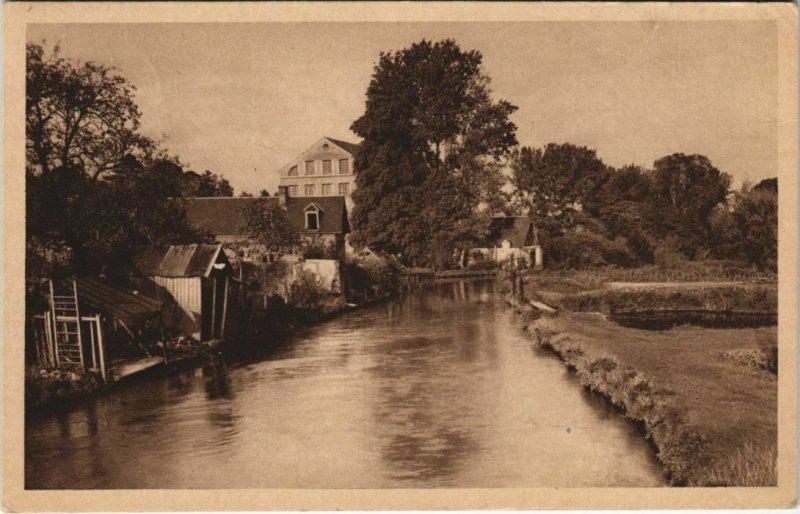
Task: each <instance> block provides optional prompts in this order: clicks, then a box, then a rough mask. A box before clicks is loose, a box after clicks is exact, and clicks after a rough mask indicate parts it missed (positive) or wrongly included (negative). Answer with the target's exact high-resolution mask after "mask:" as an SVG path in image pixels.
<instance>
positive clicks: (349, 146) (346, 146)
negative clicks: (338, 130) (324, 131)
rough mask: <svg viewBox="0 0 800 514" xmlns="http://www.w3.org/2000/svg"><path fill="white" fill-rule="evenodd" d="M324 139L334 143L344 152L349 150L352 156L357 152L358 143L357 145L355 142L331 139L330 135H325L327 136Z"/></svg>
mask: <svg viewBox="0 0 800 514" xmlns="http://www.w3.org/2000/svg"><path fill="white" fill-rule="evenodd" d="M325 139H327V140H328V141H330V142H331V143H333V144H335V145H336V146H338V147H339V148H341V149H342V150H344V151H346V152H350V153H351V154H353V155H354V156H355V154H356V153H357V152H358V148H359V145H357V144H355V143H348V142H347V141H341V140H339V139H333V138H332V137H327V136H325Z"/></svg>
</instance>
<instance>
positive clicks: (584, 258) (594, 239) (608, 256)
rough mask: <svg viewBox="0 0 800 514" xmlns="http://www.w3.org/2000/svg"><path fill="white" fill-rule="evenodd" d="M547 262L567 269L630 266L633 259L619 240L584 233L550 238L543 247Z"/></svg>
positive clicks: (631, 254)
mask: <svg viewBox="0 0 800 514" xmlns="http://www.w3.org/2000/svg"><path fill="white" fill-rule="evenodd" d="M547 251H548V254H549V262H550V263H551V264H553V265H555V266H556V267H561V268H568V269H581V268H600V267H604V266H608V265H615V266H622V267H627V266H631V265H632V264H633V263H634V262H635V260H636V258H635V256H634V255H633V253H632V252H631V251H630V250H629V249H628V248H627V246H626V245H625V244H624V242H623V241H622V240H616V241H611V240H609V239H607V238H605V237H603V236H600V235H597V234H591V233H586V232H581V233H570V234H565V235H563V236H559V237H555V238H552V239H551V240H550V241H549V245H548V248H547Z"/></svg>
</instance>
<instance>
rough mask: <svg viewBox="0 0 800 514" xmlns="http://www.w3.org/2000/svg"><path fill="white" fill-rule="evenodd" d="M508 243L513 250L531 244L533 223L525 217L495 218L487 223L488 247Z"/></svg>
mask: <svg viewBox="0 0 800 514" xmlns="http://www.w3.org/2000/svg"><path fill="white" fill-rule="evenodd" d="M503 241H510V242H511V245H512V246H513V247H515V248H522V247H524V246H530V245H532V244H533V223H532V222H531V220H530V219H528V217H527V216H496V217H493V218H492V219H491V221H490V222H489V235H488V237H487V245H488V246H500V245H502V243H503Z"/></svg>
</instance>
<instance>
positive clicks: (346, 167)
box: [339, 159, 350, 175]
mask: <svg viewBox="0 0 800 514" xmlns="http://www.w3.org/2000/svg"><path fill="white" fill-rule="evenodd" d="M348 173H350V159H339V175H347V174H348Z"/></svg>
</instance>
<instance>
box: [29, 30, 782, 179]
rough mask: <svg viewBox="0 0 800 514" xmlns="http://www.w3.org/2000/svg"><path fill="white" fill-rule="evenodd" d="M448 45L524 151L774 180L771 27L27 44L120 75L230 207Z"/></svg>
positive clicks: (303, 34) (214, 35) (116, 33)
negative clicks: (394, 62) (393, 59)
mask: <svg viewBox="0 0 800 514" xmlns="http://www.w3.org/2000/svg"><path fill="white" fill-rule="evenodd" d="M423 38H426V39H429V40H440V39H444V38H453V39H455V40H456V42H457V43H458V44H459V45H460V46H461V48H462V49H464V50H478V51H480V52H481V54H482V55H483V70H484V72H485V73H486V74H487V75H488V76H489V77H490V79H491V89H492V91H493V96H494V98H495V99H505V100H508V101H510V102H511V103H513V104H514V105H517V106H518V107H519V110H518V111H517V112H516V113H514V115H513V116H512V121H514V122H515V123H516V125H517V127H518V130H517V139H518V140H519V142H520V144H522V145H526V146H542V145H545V144H547V143H551V142H554V143H564V142H569V143H573V144H578V145H584V146H588V147H590V148H593V149H595V150H597V153H598V155H599V156H600V158H602V159H603V161H604V162H605V163H606V164H609V165H611V166H622V165H624V164H629V163H633V164H639V165H642V166H646V167H647V166H652V164H653V162H654V161H655V160H656V159H658V158H660V157H663V156H666V155H670V154H672V153H676V152H682V153H686V154H693V153H700V154H703V155H706V156H707V157H709V158H710V159H711V161H712V163H713V164H714V165H715V166H716V167H717V168H719V169H720V170H721V171H724V172H726V173H729V174H730V175H732V176H733V177H734V184H736V185H738V184H741V183H742V182H743V181H744V180H749V181H752V182H757V181H759V180H761V179H763V178H767V177H772V176H777V124H776V121H777V118H776V116H777V115H776V109H777V105H776V98H777V39H776V26H775V24H774V22H769V21H764V22H756V21H741V22H737V21H671V22H638V21H637V22H627V21H626V22H607V21H606V22H574V21H569V22H545V21H543V22H519V23H509V22H502V23H485V22H474V23H464V22H461V23H441V22H436V23H433V22H432V23H372V22H370V23H229V24H221V23H197V24H172V23H158V24H155V23H154V24H102V25H101V24H48V25H41V24H40V25H29V26H28V40H29V41H32V42H37V43H41V42H42V41H43V40H44V41H45V42H46V45H47V46H48V47H51V46H52V45H53V44H55V43H58V44H59V45H60V47H61V52H62V55H63V56H64V57H67V58H70V59H74V60H76V61H81V62H85V61H94V62H97V63H102V64H105V65H109V66H114V67H116V68H117V73H118V74H120V75H122V76H124V77H125V78H127V79H128V80H129V81H130V82H131V83H132V84H133V85H135V86H136V88H137V92H136V101H137V103H138V105H139V107H140V110H141V112H142V131H143V132H144V133H145V134H146V135H149V136H151V137H154V138H156V139H159V140H162V141H163V145H164V146H165V147H166V148H168V149H169V151H170V153H171V154H174V155H177V156H179V157H180V159H181V161H182V162H184V163H186V164H187V165H188V167H189V168H191V169H194V170H196V171H204V170H207V169H208V170H211V171H213V172H215V173H221V174H223V175H224V176H225V177H226V178H227V179H228V180H229V181H230V182H231V184H232V185H233V186H234V188H235V189H236V191H237V193H238V192H239V191H242V190H244V191H248V192H251V193H257V192H258V191H260V190H261V189H265V188H266V189H267V190H269V191H275V190H276V189H277V184H278V170H279V169H280V168H281V167H282V166H284V165H285V164H287V163H289V162H290V161H291V160H292V159H294V158H295V157H296V156H298V155H299V154H300V153H301V152H303V151H304V150H305V149H307V148H308V147H309V146H311V145H312V144H313V143H314V142H316V141H317V140H318V139H320V138H321V137H323V136H330V137H333V138H338V139H343V140H346V141H352V142H357V141H358V138H357V137H356V136H355V135H354V134H353V133H352V132H351V131H350V125H351V124H352V122H353V121H354V120H355V119H357V118H358V117H359V116H360V115H361V114H362V113H363V111H364V107H365V98H366V97H365V93H366V89H367V86H368V84H369V81H370V77H371V75H372V72H373V67H374V65H375V63H376V62H377V60H378V58H379V55H380V52H381V51H396V50H400V49H402V48H405V47H407V46H409V45H411V44H412V43H414V42H416V41H419V40H421V39H423Z"/></svg>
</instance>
